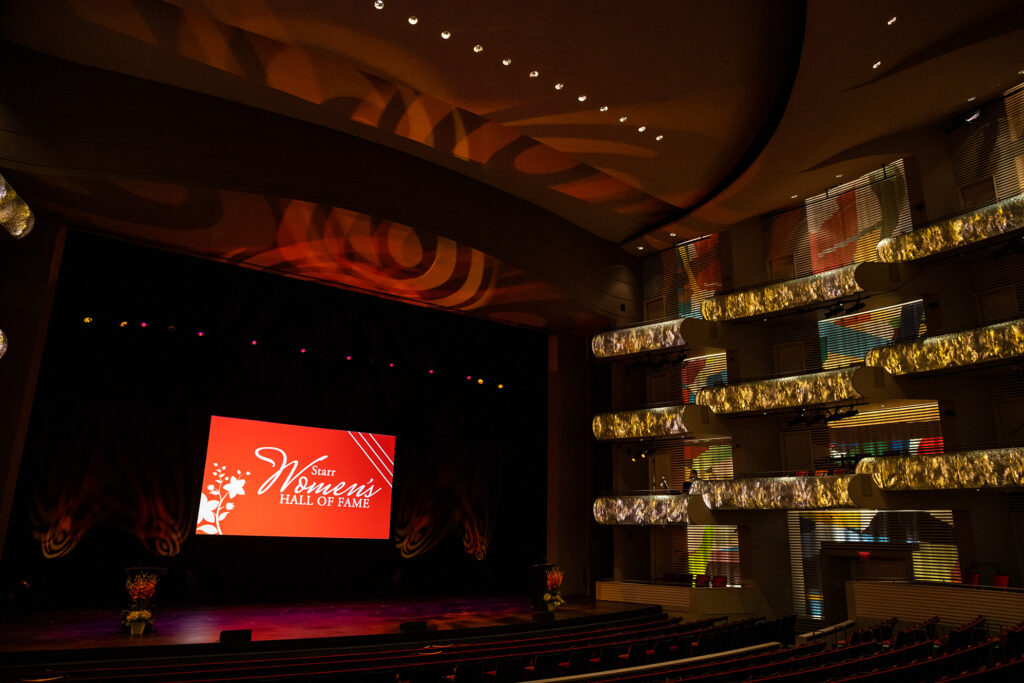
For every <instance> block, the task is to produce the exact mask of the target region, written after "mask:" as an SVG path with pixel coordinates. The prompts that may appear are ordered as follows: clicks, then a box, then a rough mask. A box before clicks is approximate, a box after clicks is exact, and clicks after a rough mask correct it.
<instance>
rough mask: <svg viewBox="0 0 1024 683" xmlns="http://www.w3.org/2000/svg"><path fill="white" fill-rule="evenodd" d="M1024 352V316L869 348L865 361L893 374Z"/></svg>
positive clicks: (971, 362) (973, 362) (1018, 354)
mask: <svg viewBox="0 0 1024 683" xmlns="http://www.w3.org/2000/svg"><path fill="white" fill-rule="evenodd" d="M1021 355H1024V319H1021V320H1011V321H1009V322H1005V323H999V324H996V325H989V326H987V327H979V328H976V329H973V330H964V331H963V332H953V333H951V334H943V335H939V336H937V337H927V338H925V339H921V340H919V341H914V342H908V343H905V344H893V345H892V346H880V347H878V348H875V349H871V350H870V351H868V353H867V355H866V356H865V357H864V362H865V364H867V365H869V366H874V367H880V368H884V369H885V370H886V371H887V372H888V373H889V374H890V375H911V374H914V373H917V372H929V371H931V370H943V369H945V368H954V367H961V366H964V365H973V364H975V363H984V362H986V361H992V360H1004V359H1007V358H1016V357H1017V356H1021Z"/></svg>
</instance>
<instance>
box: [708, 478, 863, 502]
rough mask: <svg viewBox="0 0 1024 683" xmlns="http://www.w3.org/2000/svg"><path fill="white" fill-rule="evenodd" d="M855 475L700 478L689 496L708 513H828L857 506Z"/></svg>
mask: <svg viewBox="0 0 1024 683" xmlns="http://www.w3.org/2000/svg"><path fill="white" fill-rule="evenodd" d="M854 476H856V475H852V474H840V475H829V476H823V477H750V478H743V479H733V480H726V481H705V480H702V479H698V480H697V481H695V482H693V484H692V485H691V486H690V495H692V496H693V495H696V496H700V497H701V498H702V499H703V500H704V505H706V506H707V508H708V509H709V510H826V509H829V508H848V507H856V505H855V504H854V502H853V500H851V499H850V482H851V481H852V479H853V477H854Z"/></svg>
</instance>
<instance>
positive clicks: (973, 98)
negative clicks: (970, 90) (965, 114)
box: [967, 95, 978, 102]
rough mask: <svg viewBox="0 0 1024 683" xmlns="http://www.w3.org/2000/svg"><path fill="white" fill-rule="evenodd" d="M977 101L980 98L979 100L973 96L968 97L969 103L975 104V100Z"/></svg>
mask: <svg viewBox="0 0 1024 683" xmlns="http://www.w3.org/2000/svg"><path fill="white" fill-rule="evenodd" d="M976 99H978V98H977V97H974V96H973V95H972V96H970V97H968V98H967V101H968V102H973V101H974V100H976Z"/></svg>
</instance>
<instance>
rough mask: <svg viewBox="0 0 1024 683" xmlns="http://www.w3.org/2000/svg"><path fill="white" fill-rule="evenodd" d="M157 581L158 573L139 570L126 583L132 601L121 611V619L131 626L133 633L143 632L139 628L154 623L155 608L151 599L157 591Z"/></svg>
mask: <svg viewBox="0 0 1024 683" xmlns="http://www.w3.org/2000/svg"><path fill="white" fill-rule="evenodd" d="M156 581H157V575H156V574H154V573H152V572H139V573H137V574H133V575H131V576H130V577H128V580H127V581H126V582H125V584H124V585H125V588H127V589H128V597H130V598H131V600H132V601H131V604H130V605H128V608H127V609H125V610H123V611H122V612H121V621H122V623H124V625H125V626H127V627H129V628H131V629H132V632H133V633H136V632H139V633H141V630H139V629H143V628H145V627H146V626H147V625H149V624H152V623H153V610H152V609H151V607H152V605H150V602H149V601H150V600H152V599H153V594H154V593H156Z"/></svg>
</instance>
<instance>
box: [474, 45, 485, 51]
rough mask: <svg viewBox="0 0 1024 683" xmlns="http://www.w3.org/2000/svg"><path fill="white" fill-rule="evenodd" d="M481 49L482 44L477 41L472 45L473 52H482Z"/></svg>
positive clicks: (482, 49) (482, 48) (482, 47)
mask: <svg viewBox="0 0 1024 683" xmlns="http://www.w3.org/2000/svg"><path fill="white" fill-rule="evenodd" d="M483 51H484V46H483V45H481V44H480V43H477V44H476V45H474V46H473V52H483Z"/></svg>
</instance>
